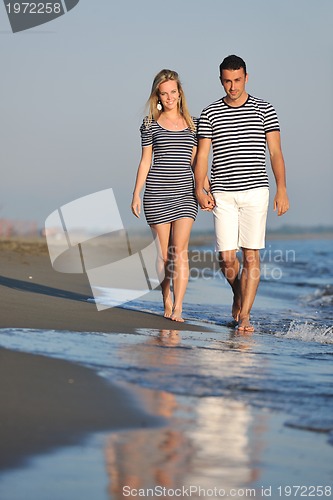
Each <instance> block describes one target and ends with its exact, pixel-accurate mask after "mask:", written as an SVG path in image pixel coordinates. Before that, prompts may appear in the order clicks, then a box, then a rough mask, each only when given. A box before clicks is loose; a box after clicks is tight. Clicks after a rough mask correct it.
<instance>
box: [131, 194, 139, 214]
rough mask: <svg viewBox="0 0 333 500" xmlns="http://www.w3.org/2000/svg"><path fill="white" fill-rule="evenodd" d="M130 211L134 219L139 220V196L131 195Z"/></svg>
mask: <svg viewBox="0 0 333 500" xmlns="http://www.w3.org/2000/svg"><path fill="white" fill-rule="evenodd" d="M131 209H132V213H133V214H134V215H135V217H137V218H138V219H139V218H140V213H141V198H140V196H139V195H136V194H133V198H132V204H131Z"/></svg>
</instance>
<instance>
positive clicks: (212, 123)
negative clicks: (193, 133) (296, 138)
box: [198, 95, 280, 193]
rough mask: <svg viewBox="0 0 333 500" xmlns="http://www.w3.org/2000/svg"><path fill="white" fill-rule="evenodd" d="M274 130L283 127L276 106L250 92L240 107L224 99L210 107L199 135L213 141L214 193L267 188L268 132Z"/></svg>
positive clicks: (200, 127) (203, 115)
mask: <svg viewBox="0 0 333 500" xmlns="http://www.w3.org/2000/svg"><path fill="white" fill-rule="evenodd" d="M275 130H280V127H279V121H278V117H277V114H276V111H275V109H274V108H273V106H272V105H271V104H269V103H268V102H265V101H263V100H262V99H258V98H257V97H253V96H251V95H249V96H248V99H247V101H246V102H245V103H244V104H243V105H242V106H239V107H232V106H228V104H226V103H225V102H224V100H223V99H219V100H218V101H215V102H213V103H212V104H210V105H209V106H207V108H205V109H204V110H203V111H202V113H201V117H200V122H199V125H198V137H199V138H206V139H211V140H212V146H213V164H212V171H211V190H212V192H213V193H215V192H218V191H245V190H248V189H255V188H261V187H266V188H268V176H267V172H266V134H268V133H269V132H272V131H275Z"/></svg>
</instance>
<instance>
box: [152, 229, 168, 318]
mask: <svg viewBox="0 0 333 500" xmlns="http://www.w3.org/2000/svg"><path fill="white" fill-rule="evenodd" d="M150 227H151V230H152V232H153V235H154V238H156V237H157V238H158V241H159V245H160V249H159V254H160V255H159V258H158V262H157V266H158V275H161V271H162V272H164V279H163V281H162V282H161V288H162V297H163V305H164V317H165V318H170V317H171V314H172V297H171V292H170V285H171V274H172V269H171V266H172V256H171V254H170V242H171V223H168V224H154V225H152V226H150Z"/></svg>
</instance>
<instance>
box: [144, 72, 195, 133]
mask: <svg viewBox="0 0 333 500" xmlns="http://www.w3.org/2000/svg"><path fill="white" fill-rule="evenodd" d="M168 80H174V81H175V82H176V83H177V87H178V92H179V96H180V97H179V101H178V109H179V112H180V113H181V115H182V116H183V118H184V120H185V121H186V123H187V125H188V127H189V129H190V130H192V132H194V131H195V125H194V122H193V118H192V116H191V115H190V113H189V110H188V108H187V103H186V98H185V94H184V91H183V87H182V84H181V82H180V79H179V76H178V73H177V72H176V71H172V70H171V69H162V70H161V71H160V72H159V73H157V75H156V76H155V78H154V81H153V85H152V87H151V92H150V96H149V99H148V101H147V107H148V109H149V112H148V120H147V121H148V123H147V125H149V124H150V123H151V121H152V120H155V121H157V120H158V119H159V117H160V115H161V113H162V110H161V111H159V110H158V109H157V103H158V101H159V87H160V85H161V83H164V82H167V81H168Z"/></svg>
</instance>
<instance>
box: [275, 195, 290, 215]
mask: <svg viewBox="0 0 333 500" xmlns="http://www.w3.org/2000/svg"><path fill="white" fill-rule="evenodd" d="M288 210H289V200H288V195H287V191H286V190H283V191H279V190H278V191H277V193H276V195H275V198H274V212H275V211H277V214H278V216H280V215H283V214H285V213H286V212H287V211H288Z"/></svg>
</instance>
